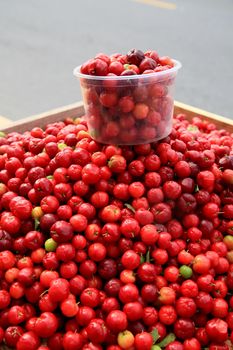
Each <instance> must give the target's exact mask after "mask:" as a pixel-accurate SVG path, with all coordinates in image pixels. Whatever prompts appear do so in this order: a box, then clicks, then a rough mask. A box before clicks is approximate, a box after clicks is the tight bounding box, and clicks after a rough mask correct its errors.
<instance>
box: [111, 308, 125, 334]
mask: <svg viewBox="0 0 233 350" xmlns="http://www.w3.org/2000/svg"><path fill="white" fill-rule="evenodd" d="M106 324H107V327H108V328H109V329H110V330H111V331H112V332H114V333H118V332H122V331H124V330H126V328H127V324H128V322H127V317H126V315H125V313H124V312H122V311H120V310H113V311H111V312H110V313H109V314H108V316H107V318H106Z"/></svg>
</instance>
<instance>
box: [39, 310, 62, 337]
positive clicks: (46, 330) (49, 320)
mask: <svg viewBox="0 0 233 350" xmlns="http://www.w3.org/2000/svg"><path fill="white" fill-rule="evenodd" d="M57 328H58V320H57V318H56V316H54V314H52V313H51V312H44V313H42V314H41V315H40V317H38V318H37V320H36V322H35V327H34V332H35V333H36V334H37V335H38V336H39V337H41V338H48V337H51V336H52V335H53V334H54V333H55V332H56V330H57Z"/></svg>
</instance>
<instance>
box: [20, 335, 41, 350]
mask: <svg viewBox="0 0 233 350" xmlns="http://www.w3.org/2000/svg"><path fill="white" fill-rule="evenodd" d="M39 345H40V340H39V338H38V336H37V335H36V334H35V333H34V332H31V331H30V332H26V333H24V334H22V335H21V337H20V338H19V340H18V342H17V344H16V349H17V350H25V349H27V350H37V349H38V347H39Z"/></svg>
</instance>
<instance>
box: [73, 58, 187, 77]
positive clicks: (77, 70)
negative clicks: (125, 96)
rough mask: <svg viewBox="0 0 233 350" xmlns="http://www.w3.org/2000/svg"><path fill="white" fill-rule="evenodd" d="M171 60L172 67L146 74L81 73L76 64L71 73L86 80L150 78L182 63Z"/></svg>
mask: <svg viewBox="0 0 233 350" xmlns="http://www.w3.org/2000/svg"><path fill="white" fill-rule="evenodd" d="M172 62H173V63H174V67H172V68H170V69H166V70H164V71H161V72H154V73H148V74H137V75H125V76H121V75H116V76H106V75H105V76H97V75H88V74H83V73H81V72H80V68H81V65H79V66H77V67H75V68H74V70H73V74H74V76H75V77H76V78H83V79H87V80H95V81H96V80H100V81H103V80H115V79H116V80H119V81H120V80H122V81H124V80H129V79H130V80H135V79H140V77H141V78H143V79H150V78H152V77H154V78H155V77H156V78H160V77H163V76H169V75H171V74H172V73H176V72H177V71H178V70H179V69H180V68H181V67H182V64H181V63H180V61H177V60H175V59H172Z"/></svg>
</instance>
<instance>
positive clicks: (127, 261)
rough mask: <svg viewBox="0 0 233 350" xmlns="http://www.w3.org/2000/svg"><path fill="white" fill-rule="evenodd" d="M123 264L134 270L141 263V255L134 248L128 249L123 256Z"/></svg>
mask: <svg viewBox="0 0 233 350" xmlns="http://www.w3.org/2000/svg"><path fill="white" fill-rule="evenodd" d="M121 262H122V265H123V266H124V267H125V268H126V269H129V270H134V269H136V268H137V267H138V266H139V265H140V256H139V255H138V254H137V253H136V252H135V251H134V250H127V251H126V252H124V254H123V255H122V258H121Z"/></svg>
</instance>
